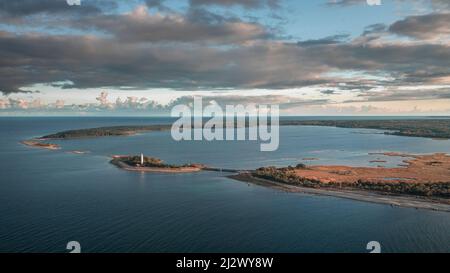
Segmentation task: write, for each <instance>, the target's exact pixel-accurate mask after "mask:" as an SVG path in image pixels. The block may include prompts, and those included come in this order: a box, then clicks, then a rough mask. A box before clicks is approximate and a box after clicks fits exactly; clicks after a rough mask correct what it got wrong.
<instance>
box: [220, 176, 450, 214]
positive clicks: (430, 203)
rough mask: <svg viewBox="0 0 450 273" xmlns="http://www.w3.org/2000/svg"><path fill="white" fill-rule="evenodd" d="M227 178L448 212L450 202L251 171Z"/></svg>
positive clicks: (294, 191) (292, 189) (345, 197)
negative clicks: (293, 181)
mask: <svg viewBox="0 0 450 273" xmlns="http://www.w3.org/2000/svg"><path fill="white" fill-rule="evenodd" d="M228 178H231V179H234V180H237V181H242V182H248V183H252V184H255V185H260V186H265V187H270V188H273V189H277V190H281V191H286V192H291V193H303V194H312V195H322V196H332V197H338V198H344V199H350V200H355V201H361V202H369V203H376V204H384V205H390V206H396V207H406V208H415V209H426V210H434V211H444V212H450V203H448V201H447V200H442V199H437V198H433V199H425V198H422V197H418V196H410V195H393V194H381V193H377V192H374V191H361V190H341V189H329V188H328V189H324V188H321V189H317V188H308V187H301V186H295V185H288V184H285V183H281V182H276V181H273V180H268V179H263V178H259V177H255V176H253V175H252V174H251V173H240V174H237V175H230V176H228ZM445 201H446V202H445Z"/></svg>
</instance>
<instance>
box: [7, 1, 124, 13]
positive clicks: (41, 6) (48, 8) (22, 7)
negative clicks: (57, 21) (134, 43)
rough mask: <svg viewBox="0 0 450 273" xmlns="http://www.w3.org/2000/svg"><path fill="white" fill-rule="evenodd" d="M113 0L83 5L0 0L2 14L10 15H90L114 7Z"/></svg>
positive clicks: (60, 2)
mask: <svg viewBox="0 0 450 273" xmlns="http://www.w3.org/2000/svg"><path fill="white" fill-rule="evenodd" d="M116 5H117V4H116V2H115V1H112V0H91V1H86V2H84V1H83V3H82V5H79V6H77V5H73V6H69V5H68V4H67V2H66V1H65V0H38V1H37V0H0V14H3V15H8V16H28V15H35V14H41V13H47V14H78V15H88V14H93V13H100V12H101V11H102V9H103V8H114V7H116Z"/></svg>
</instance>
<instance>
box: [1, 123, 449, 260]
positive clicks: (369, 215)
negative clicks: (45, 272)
mask: <svg viewBox="0 0 450 273" xmlns="http://www.w3.org/2000/svg"><path fill="white" fill-rule="evenodd" d="M294 119H297V118H294ZM314 119H316V118H314ZM170 121H171V119H168V118H112V117H109V118H106V117H95V118H94V117H82V118H69V117H64V118H63V117H54V118H47V117H33V118H32V117H20V118H19V117H14V118H13V117H2V118H0V252H68V250H66V244H67V243H68V242H69V241H78V242H79V243H80V244H81V249H82V252H368V251H367V250H366V245H367V243H368V242H369V241H378V242H380V244H381V248H382V252H450V213H446V212H436V211H428V210H416V209H411V208H398V207H391V206H388V205H381V204H373V203H366V202H359V201H353V200H346V199H340V198H334V197H325V196H313V195H305V194H297V193H286V192H282V191H278V190H275V189H271V188H266V187H261V186H256V185H251V184H247V183H244V182H239V181H235V180H232V179H229V178H227V177H226V175H227V174H225V173H223V174H222V173H214V172H202V173H195V174H152V173H135V172H127V171H124V170H121V169H118V168H116V167H115V166H113V165H111V164H109V159H110V156H111V155H114V154H139V153H141V152H142V153H144V154H145V155H147V156H153V157H159V158H161V159H163V160H165V161H166V162H168V163H205V164H207V165H209V166H214V167H224V168H225V167H226V168H236V169H248V168H256V167H261V166H286V165H289V164H291V165H295V164H298V163H301V162H303V163H306V164H346V165H354V166H376V165H378V164H380V163H375V164H373V163H370V162H369V161H370V160H373V159H378V158H382V159H386V160H387V161H388V162H387V163H385V164H384V165H385V166H395V165H397V164H399V163H401V159H398V158H392V157H385V156H380V155H369V153H372V152H385V151H396V152H407V153H434V152H446V153H450V141H448V140H432V139H427V138H414V137H401V136H391V135H384V134H382V132H381V131H377V130H366V129H343V128H332V127H311V126H305V127H302V126H296V127H281V129H280V132H281V135H280V147H279V149H278V150H277V151H275V152H260V149H259V148H260V143H259V142H257V141H250V142H249V141H221V142H217V141H216V142H206V141H185V142H175V141H173V140H172V138H171V136H170V132H150V133H144V134H139V135H136V136H130V137H106V138H91V139H78V140H64V141H53V143H58V144H60V145H61V146H62V149H61V150H58V151H49V150H44V149H36V148H30V147H26V146H24V145H22V144H20V143H19V141H21V140H25V139H29V138H33V137H37V136H42V135H45V134H49V133H54V132H58V131H62V130H68V129H77V128H91V127H99V126H112V125H139V124H164V123H170ZM74 150H82V151H89V153H87V154H74V153H71V152H72V151H74ZM305 158H317V159H318V160H314V161H307V160H304V159H305Z"/></svg>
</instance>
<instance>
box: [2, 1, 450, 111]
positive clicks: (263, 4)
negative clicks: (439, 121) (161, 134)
mask: <svg viewBox="0 0 450 273" xmlns="http://www.w3.org/2000/svg"><path fill="white" fill-rule="evenodd" d="M77 2H79V3H77ZM372 2H377V1H372V0H308V1H306V0H302V1H298V0H131V1H120V0H81V1H76V0H15V1H10V0H0V92H1V93H0V116H15V115H17V116H20V115H31V116H38V115H75V116H78V115H80V116H81V115H139V116H145V115H167V114H168V113H170V110H171V108H172V107H173V106H174V105H177V104H190V103H191V102H192V99H193V96H202V97H203V100H204V101H205V102H206V103H210V104H212V103H215V104H219V105H222V106H224V105H228V104H245V105H248V104H277V105H279V106H280V110H281V114H282V115H326V116H333V115H404V116H408V115H410V116H418V115H450V43H449V42H450V1H448V0H379V2H380V3H379V5H371V4H370V3H372Z"/></svg>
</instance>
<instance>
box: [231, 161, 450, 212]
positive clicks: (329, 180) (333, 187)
mask: <svg viewBox="0 0 450 273" xmlns="http://www.w3.org/2000/svg"><path fill="white" fill-rule="evenodd" d="M385 155H387V156H400V157H405V158H410V159H405V160H404V163H405V167H396V168H373V167H350V166H306V165H304V164H299V165H297V166H295V167H292V166H289V167H285V168H276V167H262V168H259V169H257V170H254V171H251V172H245V173H240V174H238V175H234V176H231V178H234V179H237V180H242V181H247V182H254V183H257V184H264V185H266V186H273V187H277V188H284V189H288V190H289V191H298V192H308V193H316V194H325V195H333V196H339V197H344V198H345V197H347V198H352V199H359V200H363V201H373V202H378V203H379V202H380V201H381V203H389V204H394V205H405V204H406V206H413V205H411V204H414V207H420V208H428V207H429V206H431V205H430V203H438V204H443V205H442V206H444V205H445V206H444V207H445V208H446V209H445V210H448V211H450V156H449V155H446V154H441V153H437V154H431V155H408V154H397V153H385ZM399 198H400V199H399ZM399 200H400V201H399ZM411 200H413V201H414V202H412V203H411ZM417 202H419V205H418V204H417ZM420 203H422V204H421V205H420ZM425 203H426V204H425ZM431 207H432V206H431ZM441 209H442V207H441Z"/></svg>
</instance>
